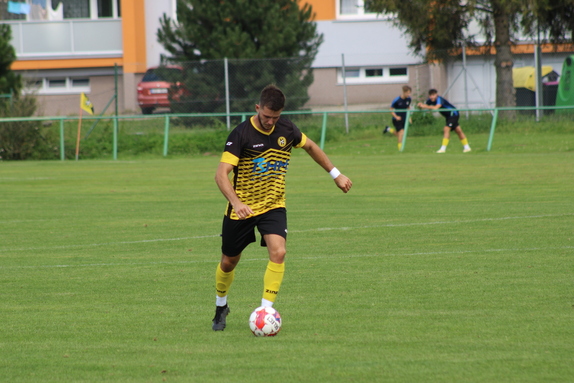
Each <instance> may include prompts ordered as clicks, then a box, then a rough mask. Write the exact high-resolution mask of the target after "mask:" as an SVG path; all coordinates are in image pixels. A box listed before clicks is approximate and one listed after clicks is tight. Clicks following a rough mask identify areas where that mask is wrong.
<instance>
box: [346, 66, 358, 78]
mask: <svg viewBox="0 0 574 383" xmlns="http://www.w3.org/2000/svg"><path fill="white" fill-rule="evenodd" d="M360 76H361V70H360V69H359V68H357V69H347V68H345V77H346V78H349V77H360Z"/></svg>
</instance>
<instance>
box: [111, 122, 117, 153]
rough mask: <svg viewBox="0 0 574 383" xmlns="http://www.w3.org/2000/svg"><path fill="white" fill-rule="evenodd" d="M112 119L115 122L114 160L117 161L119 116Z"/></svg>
mask: <svg viewBox="0 0 574 383" xmlns="http://www.w3.org/2000/svg"><path fill="white" fill-rule="evenodd" d="M112 119H113V120H114V143H113V147H114V148H113V151H114V160H117V159H118V116H113V117H112Z"/></svg>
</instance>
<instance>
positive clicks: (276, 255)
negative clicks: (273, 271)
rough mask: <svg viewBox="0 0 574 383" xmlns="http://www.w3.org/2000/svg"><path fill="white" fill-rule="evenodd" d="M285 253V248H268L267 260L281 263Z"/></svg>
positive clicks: (283, 260)
mask: <svg viewBox="0 0 574 383" xmlns="http://www.w3.org/2000/svg"><path fill="white" fill-rule="evenodd" d="M286 254H287V251H286V250H285V248H277V249H270V250H269V260H270V261H271V262H274V263H283V262H285V255H286Z"/></svg>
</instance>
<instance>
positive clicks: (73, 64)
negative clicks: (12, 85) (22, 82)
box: [10, 57, 124, 70]
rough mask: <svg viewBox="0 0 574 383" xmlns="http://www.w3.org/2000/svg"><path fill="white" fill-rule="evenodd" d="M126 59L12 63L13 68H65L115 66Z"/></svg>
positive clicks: (23, 61)
mask: <svg viewBox="0 0 574 383" xmlns="http://www.w3.org/2000/svg"><path fill="white" fill-rule="evenodd" d="M123 63H124V60H123V59H122V58H121V57H112V58H87V59H57V60H55V59H54V60H18V61H15V62H13V63H12V66H11V68H10V69H12V70H41V69H63V68H102V67H113V66H114V65H115V64H118V65H119V66H122V65H123Z"/></svg>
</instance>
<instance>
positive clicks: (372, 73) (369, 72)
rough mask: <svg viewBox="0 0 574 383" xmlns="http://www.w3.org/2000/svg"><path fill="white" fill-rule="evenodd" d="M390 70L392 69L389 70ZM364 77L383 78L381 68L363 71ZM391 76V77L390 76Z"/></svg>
mask: <svg viewBox="0 0 574 383" xmlns="http://www.w3.org/2000/svg"><path fill="white" fill-rule="evenodd" d="M391 70H392V69H391ZM365 76H366V77H383V68H379V69H365ZM391 76H392V75H391Z"/></svg>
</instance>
